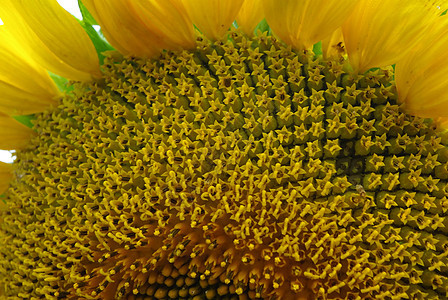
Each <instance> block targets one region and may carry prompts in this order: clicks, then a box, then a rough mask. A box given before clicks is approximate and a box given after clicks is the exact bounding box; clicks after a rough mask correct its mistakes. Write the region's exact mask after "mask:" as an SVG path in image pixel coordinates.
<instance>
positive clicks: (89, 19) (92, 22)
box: [78, 0, 98, 25]
mask: <svg viewBox="0 0 448 300" xmlns="http://www.w3.org/2000/svg"><path fill="white" fill-rule="evenodd" d="M78 6H79V10H80V11H81V14H82V20H83V21H84V22H86V23H87V24H90V25H98V22H97V21H96V20H95V19H94V18H93V16H92V15H91V14H90V12H89V10H88V9H87V8H86V7H85V6H84V4H83V3H82V1H81V0H78Z"/></svg>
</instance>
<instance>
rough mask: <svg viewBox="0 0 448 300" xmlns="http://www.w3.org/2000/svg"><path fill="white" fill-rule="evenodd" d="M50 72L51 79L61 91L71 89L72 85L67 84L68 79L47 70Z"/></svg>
mask: <svg viewBox="0 0 448 300" xmlns="http://www.w3.org/2000/svg"><path fill="white" fill-rule="evenodd" d="M48 73H49V74H50V77H51V79H53V81H54V83H56V86H57V87H58V89H59V90H60V91H61V92H70V91H71V90H73V87H72V86H71V85H70V84H68V79H67V78H64V77H62V76H59V75H56V74H54V73H51V72H48Z"/></svg>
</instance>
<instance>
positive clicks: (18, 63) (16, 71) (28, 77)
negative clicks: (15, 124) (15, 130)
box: [0, 25, 59, 115]
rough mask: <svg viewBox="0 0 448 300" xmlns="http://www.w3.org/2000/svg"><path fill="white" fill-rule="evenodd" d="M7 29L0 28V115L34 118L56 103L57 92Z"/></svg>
mask: <svg viewBox="0 0 448 300" xmlns="http://www.w3.org/2000/svg"><path fill="white" fill-rule="evenodd" d="M16 44H17V41H16V39H15V38H14V36H12V35H11V34H10V32H8V31H7V25H3V26H1V27H0V111H1V112H4V113H7V114H9V115H23V114H33V113H36V112H40V111H43V110H44V109H46V108H47V107H48V106H50V105H52V104H56V103H57V97H58V95H59V92H58V89H57V87H56V85H55V84H54V82H53V81H52V80H51V78H50V76H49V75H48V73H47V72H46V70H45V69H44V68H42V67H41V66H39V65H37V64H36V63H35V61H33V59H32V58H31V57H30V55H29V53H27V52H26V51H25V50H24V49H23V48H20V47H19V46H18V45H16Z"/></svg>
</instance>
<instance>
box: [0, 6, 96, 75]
mask: <svg viewBox="0 0 448 300" xmlns="http://www.w3.org/2000/svg"><path fill="white" fill-rule="evenodd" d="M0 18H2V20H3V22H4V23H5V24H6V25H8V26H10V28H11V30H12V31H13V32H14V33H15V36H16V38H17V40H18V41H19V42H20V43H21V44H22V46H23V47H24V48H25V49H26V50H27V51H30V52H32V53H33V57H34V58H35V59H36V61H38V62H39V63H40V64H42V66H44V67H45V68H47V69H48V70H50V71H52V72H53V73H56V74H59V75H61V76H64V77H66V78H69V79H74V80H82V81H85V80H90V79H91V78H92V76H100V70H99V61H98V56H97V54H96V50H95V47H94V46H93V44H92V42H91V40H90V38H89V36H88V35H87V33H86V32H85V31H84V30H83V28H82V27H81V26H80V25H79V23H78V22H77V21H76V19H75V18H74V17H73V16H72V15H71V14H70V13H68V12H67V11H66V10H64V9H63V8H62V7H61V6H59V4H58V3H57V2H56V0H42V1H25V0H5V1H3V2H2V5H1V8H0Z"/></svg>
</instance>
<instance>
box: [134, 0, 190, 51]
mask: <svg viewBox="0 0 448 300" xmlns="http://www.w3.org/2000/svg"><path fill="white" fill-rule="evenodd" d="M129 4H130V5H132V6H133V7H134V11H135V14H136V15H137V16H138V17H139V19H140V20H141V22H142V25H144V26H146V28H147V30H148V31H150V32H152V33H153V34H154V35H155V36H157V37H158V39H159V40H160V42H161V43H162V47H163V49H170V50H172V49H178V48H184V49H186V48H192V47H194V45H195V35H194V30H193V26H192V24H191V20H190V18H189V17H188V14H187V12H186V11H185V7H184V6H183V4H182V1H181V0H165V1H157V0H135V1H129ZM160 50H162V49H160Z"/></svg>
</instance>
